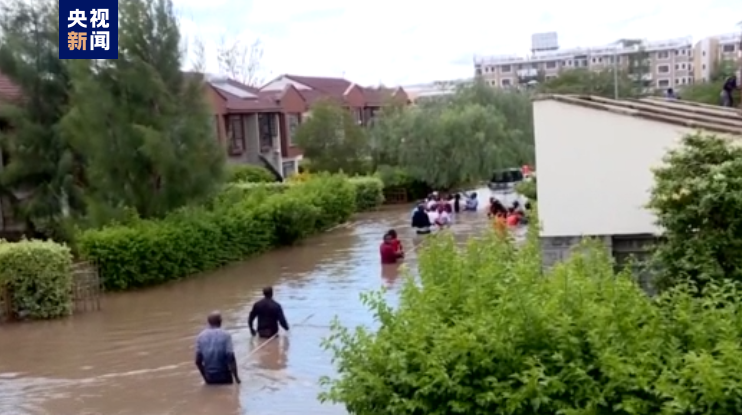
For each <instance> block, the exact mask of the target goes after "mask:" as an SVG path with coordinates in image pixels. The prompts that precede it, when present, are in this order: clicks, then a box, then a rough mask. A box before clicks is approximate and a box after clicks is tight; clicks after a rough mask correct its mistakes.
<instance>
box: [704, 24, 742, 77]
mask: <svg viewBox="0 0 742 415" xmlns="http://www.w3.org/2000/svg"><path fill="white" fill-rule="evenodd" d="M723 61H732V62H737V63H738V64H742V34H740V33H727V34H724V35H718V36H711V37H707V38H705V39H702V40H701V41H699V42H698V43H696V45H695V47H694V51H693V68H694V78H695V79H696V80H697V81H701V82H705V81H708V80H709V78H710V77H711V75H712V74H713V72H714V70H715V69H716V66H717V65H718V64H719V62H723ZM738 75H739V74H738Z"/></svg>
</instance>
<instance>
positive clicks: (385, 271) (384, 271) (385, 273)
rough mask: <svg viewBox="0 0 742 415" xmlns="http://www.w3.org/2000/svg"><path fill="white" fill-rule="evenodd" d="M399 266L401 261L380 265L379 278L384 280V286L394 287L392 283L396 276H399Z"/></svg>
mask: <svg viewBox="0 0 742 415" xmlns="http://www.w3.org/2000/svg"><path fill="white" fill-rule="evenodd" d="M401 266H402V264H401V263H400V264H382V265H381V280H382V281H383V282H384V286H385V287H386V288H392V287H394V283H395V282H396V281H397V278H399V273H400V267H401Z"/></svg>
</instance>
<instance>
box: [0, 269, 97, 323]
mask: <svg viewBox="0 0 742 415" xmlns="http://www.w3.org/2000/svg"><path fill="white" fill-rule="evenodd" d="M102 295H103V282H102V281H101V279H100V274H99V273H98V267H96V266H95V265H94V264H92V263H90V262H76V263H74V264H73V265H72V301H73V313H81V312H86V311H98V310H100V308H101V304H100V303H101V296H102ZM14 317H15V316H14V315H13V304H12V300H11V293H10V290H9V287H8V286H5V285H3V286H0V322H3V321H8V320H11V319H13V318H14Z"/></svg>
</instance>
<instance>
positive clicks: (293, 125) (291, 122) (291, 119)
mask: <svg viewBox="0 0 742 415" xmlns="http://www.w3.org/2000/svg"><path fill="white" fill-rule="evenodd" d="M286 118H287V120H286V122H287V123H288V127H289V145H290V146H295V145H296V141H294V140H295V139H296V130H297V129H298V128H299V124H300V123H301V118H299V114H289V115H287V117H286Z"/></svg>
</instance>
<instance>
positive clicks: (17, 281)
mask: <svg viewBox="0 0 742 415" xmlns="http://www.w3.org/2000/svg"><path fill="white" fill-rule="evenodd" d="M72 283H73V281H72V255H71V253H70V249H69V248H68V247H67V246H65V245H60V244H57V243H54V242H47V241H37V240H30V241H21V242H16V243H9V242H5V241H2V242H0V286H3V285H4V286H6V287H7V288H8V289H9V290H10V302H11V307H12V311H13V313H14V314H15V315H16V316H23V317H28V318H33V319H49V318H55V317H62V316H68V315H70V314H72V308H73V298H72Z"/></svg>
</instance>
